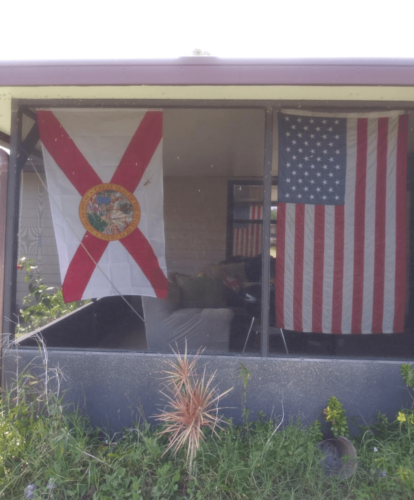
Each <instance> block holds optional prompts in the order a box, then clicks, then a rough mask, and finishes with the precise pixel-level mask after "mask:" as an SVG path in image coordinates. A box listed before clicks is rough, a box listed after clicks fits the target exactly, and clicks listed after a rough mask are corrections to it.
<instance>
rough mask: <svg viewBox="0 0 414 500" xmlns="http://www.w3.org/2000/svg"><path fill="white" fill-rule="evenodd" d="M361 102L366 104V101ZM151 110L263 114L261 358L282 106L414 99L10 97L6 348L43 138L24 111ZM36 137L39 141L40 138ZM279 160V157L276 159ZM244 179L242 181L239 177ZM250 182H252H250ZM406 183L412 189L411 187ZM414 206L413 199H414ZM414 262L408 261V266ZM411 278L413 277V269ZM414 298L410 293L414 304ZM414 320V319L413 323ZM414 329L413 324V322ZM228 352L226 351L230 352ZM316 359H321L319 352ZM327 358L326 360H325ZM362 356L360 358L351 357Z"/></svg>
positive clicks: (385, 106)
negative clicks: (29, 184) (30, 182)
mask: <svg viewBox="0 0 414 500" xmlns="http://www.w3.org/2000/svg"><path fill="white" fill-rule="evenodd" d="M361 104H362V105H361ZM54 107H62V108H94V107H96V108H102V107H105V108H119V109H122V108H127V109H128V108H146V109H173V108H179V109H243V110H244V109H246V110H247V109H255V110H262V111H263V112H264V135H265V140H264V149H263V151H264V170H263V177H262V179H263V241H262V254H263V261H262V274H263V278H262V319H263V320H264V321H263V322H262V334H261V357H268V355H269V344H268V341H269V319H268V318H269V306H270V304H269V300H270V293H269V290H270V287H269V281H270V258H266V257H268V256H270V226H271V206H272V204H271V187H272V185H273V181H276V183H277V176H273V177H272V163H273V161H274V160H273V156H277V137H276V138H275V142H276V145H275V147H273V139H274V138H273V128H274V116H276V114H277V113H278V111H279V110H280V109H282V108H291V109H297V108H298V109H299V108H300V109H307V110H311V111H320V112H323V111H327V112H333V111H338V112H339V111H347V112H351V111H355V110H357V111H360V112H362V111H374V110H376V111H382V110H389V109H398V108H399V109H404V110H406V111H413V110H414V102H406V101H404V102H399V101H395V102H381V101H364V102H363V103H361V102H359V101H345V100H344V101H336V102H332V101H305V105H304V101H298V100H295V101H289V102H288V101H286V102H284V103H281V102H280V101H272V100H263V101H258V100H254V101H252V100H248V101H247V100H246V101H236V100H234V101H224V100H211V101H206V100H191V101H190V100H175V101H171V100H160V99H155V100H154V99H84V100H82V101H79V100H76V99H16V98H12V100H11V136H10V137H11V141H10V149H11V154H10V160H9V164H10V166H9V175H8V183H7V226H6V238H5V271H4V283H5V285H6V284H7V291H6V289H5V293H4V295H5V296H4V308H3V318H2V324H3V330H2V331H3V338H4V342H5V345H4V347H5V348H7V347H9V346H10V341H11V340H12V339H13V337H14V324H13V323H14V322H13V313H14V311H15V302H16V273H17V270H16V261H17V251H18V230H19V228H18V224H19V200H20V174H21V172H22V170H23V167H24V165H25V163H26V160H27V158H28V156H29V155H30V154H31V152H32V151H33V149H34V147H35V145H36V143H37V142H38V131H36V130H35V128H36V129H37V124H36V123H35V126H34V128H33V129H32V130H31V131H30V132H29V134H28V136H27V137H26V138H25V139H24V140H23V138H22V121H23V115H24V114H26V115H28V116H31V117H32V116H33V112H32V111H31V108H44V109H48V108H54ZM36 138H37V140H36ZM276 161H277V160H276ZM236 182H239V183H240V182H241V181H236ZM249 182H251V181H247V183H249ZM408 186H409V185H408V182H407V190H408V189H409V188H408ZM413 204H414V203H413ZM409 258H410V256H408V259H409ZM410 266H411V268H412V266H413V263H412V262H410V260H409V261H408V269H410ZM407 278H408V279H410V282H411V281H412V280H411V277H410V276H409V273H408V275H407ZM413 298H414V297H413V296H409V297H408V300H409V301H410V303H411V302H412V300H413ZM413 317H414V316H413ZM412 321H413V320H412V319H411V321H410V323H411V322H412ZM411 327H412V326H411ZM225 355H226V353H223V356H225ZM316 359H319V358H318V356H316ZM321 359H323V358H321ZM351 359H359V358H351Z"/></svg>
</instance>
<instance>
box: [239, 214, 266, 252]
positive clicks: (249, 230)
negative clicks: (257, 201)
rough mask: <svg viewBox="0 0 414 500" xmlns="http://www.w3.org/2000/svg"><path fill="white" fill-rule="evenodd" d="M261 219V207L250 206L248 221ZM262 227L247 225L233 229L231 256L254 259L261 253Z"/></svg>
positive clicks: (259, 225)
mask: <svg viewBox="0 0 414 500" xmlns="http://www.w3.org/2000/svg"><path fill="white" fill-rule="evenodd" d="M262 219H263V205H250V210H249V220H262ZM262 234H263V230H262V225H261V224H247V227H244V228H234V229H233V255H242V256H243V257H255V256H256V255H259V254H260V253H261V252H262Z"/></svg>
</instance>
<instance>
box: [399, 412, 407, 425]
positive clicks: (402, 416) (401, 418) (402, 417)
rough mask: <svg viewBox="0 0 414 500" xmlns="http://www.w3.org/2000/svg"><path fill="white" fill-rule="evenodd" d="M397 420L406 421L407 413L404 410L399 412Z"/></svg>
mask: <svg viewBox="0 0 414 500" xmlns="http://www.w3.org/2000/svg"><path fill="white" fill-rule="evenodd" d="M397 420H398V421H399V422H401V423H403V422H406V421H407V417H406V416H405V413H403V412H402V411H399V412H398V417H397Z"/></svg>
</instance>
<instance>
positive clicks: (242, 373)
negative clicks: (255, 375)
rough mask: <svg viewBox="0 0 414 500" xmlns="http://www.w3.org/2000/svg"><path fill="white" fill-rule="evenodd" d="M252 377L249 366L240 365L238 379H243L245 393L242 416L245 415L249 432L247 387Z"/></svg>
mask: <svg viewBox="0 0 414 500" xmlns="http://www.w3.org/2000/svg"><path fill="white" fill-rule="evenodd" d="M251 376H252V374H251V371H250V370H249V369H248V368H247V366H246V365H244V364H243V363H240V368H239V375H238V377H239V378H241V379H242V381H243V393H242V397H241V404H242V415H243V420H244V425H245V427H246V429H247V430H249V414H250V410H249V409H248V408H247V386H248V385H249V380H250V378H251Z"/></svg>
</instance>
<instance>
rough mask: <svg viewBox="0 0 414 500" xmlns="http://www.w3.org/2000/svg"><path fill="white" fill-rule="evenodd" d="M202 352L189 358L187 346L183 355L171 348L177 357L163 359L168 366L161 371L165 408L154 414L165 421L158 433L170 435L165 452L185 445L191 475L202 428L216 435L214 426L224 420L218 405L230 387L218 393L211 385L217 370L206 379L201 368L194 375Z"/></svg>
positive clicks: (202, 437)
mask: <svg viewBox="0 0 414 500" xmlns="http://www.w3.org/2000/svg"><path fill="white" fill-rule="evenodd" d="M201 353H202V350H199V351H198V352H197V354H196V355H195V356H194V357H193V358H192V359H191V360H189V358H188V356H187V346H186V347H185V352H184V355H183V356H181V354H180V352H179V351H178V350H177V351H174V354H175V356H176V359H175V360H174V361H167V362H166V363H167V369H166V370H165V371H164V372H163V373H164V375H165V376H164V379H165V387H164V390H162V391H161V393H162V394H163V395H164V396H165V397H166V399H167V409H166V410H163V411H161V413H160V414H158V415H156V418H157V420H159V421H161V422H163V423H164V424H165V428H164V430H163V431H161V432H160V433H159V434H160V435H163V434H168V435H169V444H168V447H167V449H166V451H165V453H167V452H168V451H169V450H171V449H172V450H173V452H174V455H176V454H177V452H178V450H180V449H181V448H182V447H183V446H185V445H186V446H187V455H186V458H187V462H188V466H189V472H190V474H191V473H192V466H193V461H194V458H195V456H196V453H197V450H198V449H199V448H200V443H201V441H204V440H205V436H204V433H203V428H208V429H211V430H212V431H213V433H214V434H215V435H216V436H218V434H217V432H216V428H218V429H222V427H221V425H220V424H221V423H223V419H222V418H221V417H219V415H218V412H219V410H220V408H219V407H218V404H219V401H220V399H222V398H224V397H225V396H226V395H227V394H228V393H229V392H230V391H231V390H232V389H233V387H231V388H230V389H228V390H226V391H224V392H223V393H220V392H219V391H218V389H217V387H213V381H214V378H215V375H216V372H214V373H213V374H212V375H211V376H210V377H208V378H207V376H206V369H205V368H204V370H203V372H202V373H201V374H197V372H196V365H197V363H198V361H199V358H200V355H201ZM165 453H164V454H165Z"/></svg>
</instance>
